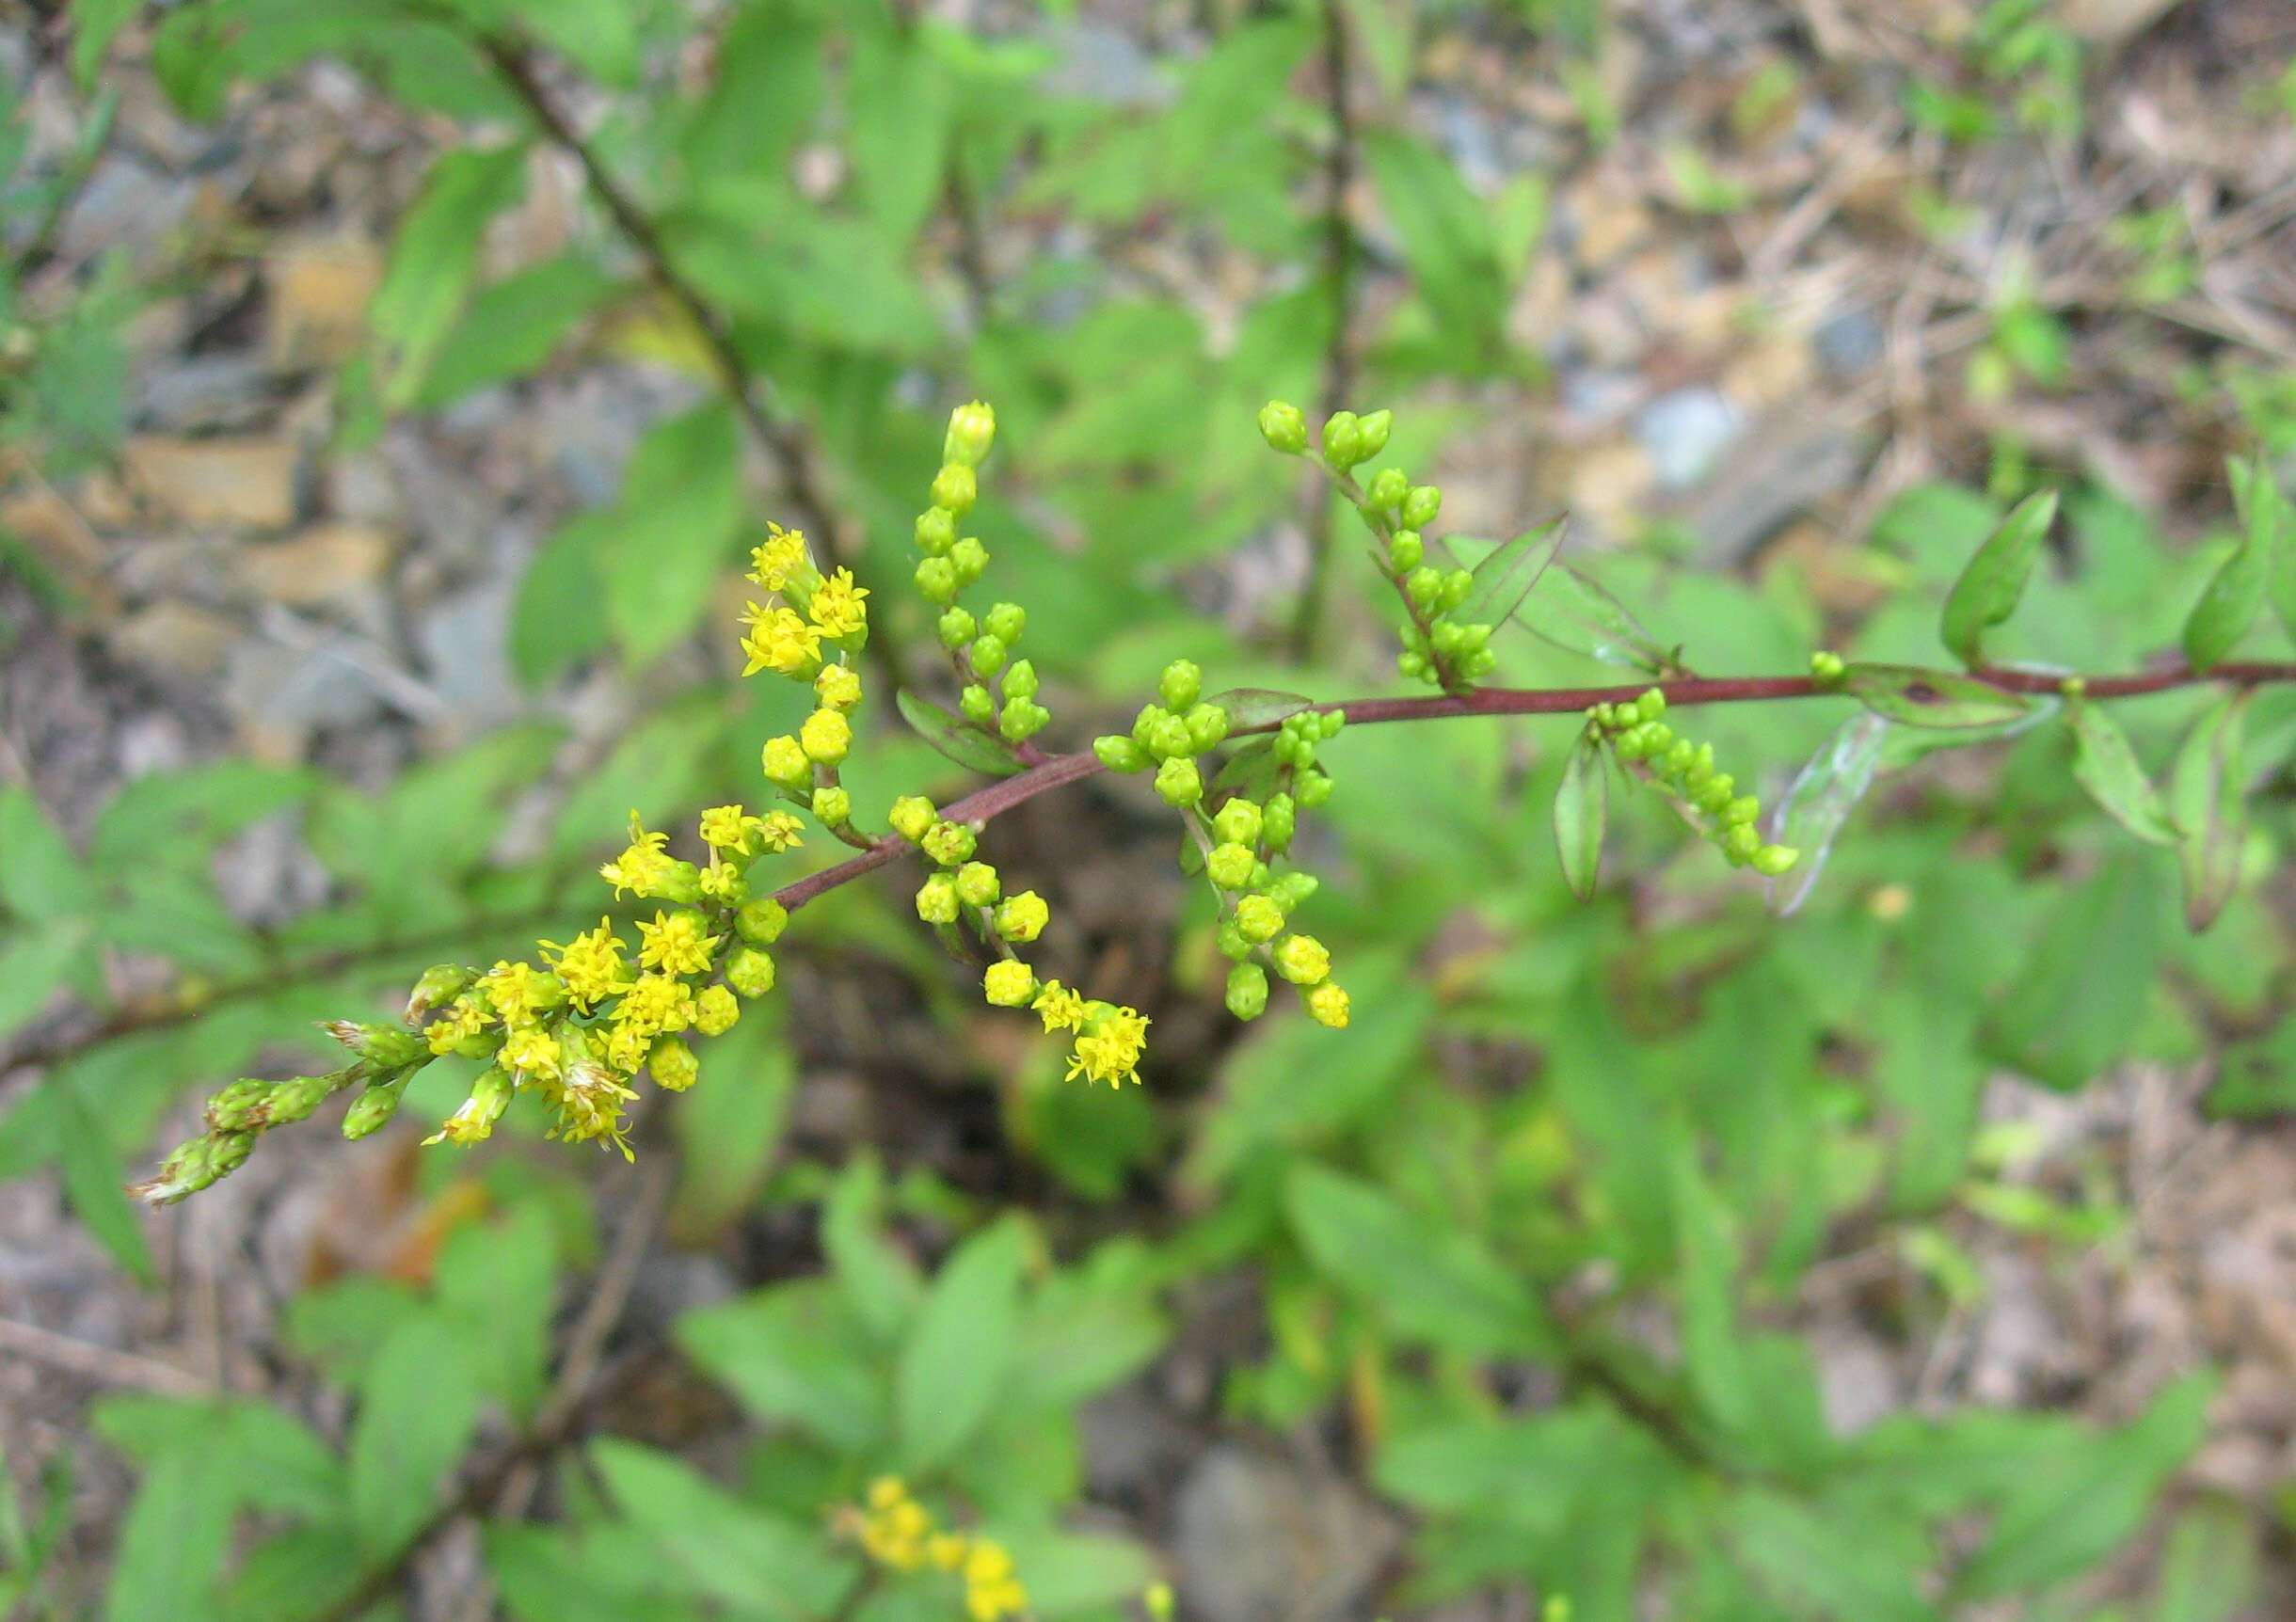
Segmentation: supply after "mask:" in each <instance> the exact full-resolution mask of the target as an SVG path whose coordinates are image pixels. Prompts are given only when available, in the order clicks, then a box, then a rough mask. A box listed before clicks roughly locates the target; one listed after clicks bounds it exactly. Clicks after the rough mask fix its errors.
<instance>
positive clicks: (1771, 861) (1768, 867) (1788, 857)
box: [1751, 845, 1802, 879]
mask: <svg viewBox="0 0 2296 1622" xmlns="http://www.w3.org/2000/svg"><path fill="white" fill-rule="evenodd" d="M1801 859H1802V853H1801V852H1800V851H1796V850H1794V848H1793V847H1792V846H1789V845H1764V846H1763V847H1762V849H1761V850H1759V851H1755V852H1754V854H1753V857H1752V858H1751V860H1752V864H1753V867H1754V871H1756V872H1757V873H1760V874H1761V875H1762V877H1763V878H1765V879H1775V878H1777V877H1778V875H1779V874H1781V873H1784V872H1785V871H1787V870H1788V869H1789V868H1791V867H1793V866H1794V863H1796V862H1798V861H1800V860H1801Z"/></svg>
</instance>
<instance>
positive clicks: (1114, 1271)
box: [1013, 1239, 1169, 1415]
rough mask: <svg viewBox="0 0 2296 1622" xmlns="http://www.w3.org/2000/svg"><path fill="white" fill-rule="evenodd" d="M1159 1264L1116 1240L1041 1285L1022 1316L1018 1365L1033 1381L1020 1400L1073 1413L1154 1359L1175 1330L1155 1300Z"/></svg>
mask: <svg viewBox="0 0 2296 1622" xmlns="http://www.w3.org/2000/svg"><path fill="white" fill-rule="evenodd" d="M1159 1264H1160V1263H1159V1259H1157V1258H1156V1257H1154V1256H1152V1255H1151V1253H1150V1252H1149V1251H1148V1250H1147V1249H1146V1248H1145V1247H1143V1246H1141V1245H1140V1244H1138V1243H1137V1242H1135V1241H1132V1240H1128V1239H1117V1240H1111V1241H1110V1242H1108V1244H1106V1245H1103V1246H1101V1247H1100V1248H1098V1249H1097V1250H1095V1251H1093V1252H1092V1255H1091V1256H1090V1257H1089V1258H1088V1259H1087V1260H1086V1261H1085V1262H1084V1263H1083V1264H1081V1265H1078V1266H1076V1267H1071V1268H1067V1269H1065V1270H1064V1271H1061V1272H1059V1273H1056V1274H1054V1275H1053V1276H1051V1277H1050V1278H1048V1279H1045V1280H1043V1281H1042V1282H1041V1283H1040V1284H1038V1286H1037V1287H1036V1289H1035V1290H1034V1291H1033V1292H1032V1293H1031V1294H1030V1296H1029V1297H1028V1303H1027V1305H1026V1307H1025V1308H1024V1309H1023V1312H1022V1314H1021V1327H1020V1341H1019V1352H1018V1354H1017V1356H1016V1357H1015V1359H1014V1363H1015V1366H1016V1367H1019V1368H1023V1369H1026V1370H1028V1378H1027V1379H1026V1380H1024V1381H1022V1382H1020V1384H1019V1386H1018V1388H1017V1389H1016V1390H1015V1391H1014V1392H1013V1402H1014V1403H1015V1404H1016V1405H1017V1406H1020V1407H1024V1408H1027V1409H1029V1410H1043V1411H1048V1412H1053V1413H1058V1414H1061V1415H1066V1414H1068V1413H1069V1412H1071V1411H1072V1410H1073V1409H1074V1408H1075V1407H1076V1405H1077V1404H1079V1403H1082V1402H1084V1401H1086V1400H1088V1399H1089V1398H1092V1397H1095V1396H1098V1395H1099V1394H1100V1393H1101V1392H1103V1391H1107V1390H1108V1388H1109V1387H1111V1386H1114V1385H1116V1384H1118V1383H1119V1382H1120V1381H1122V1380H1124V1379H1125V1378H1127V1377H1129V1376H1132V1375H1134V1374H1137V1373H1139V1372H1140V1369H1141V1368H1142V1367H1144V1366H1145V1365H1146V1364H1147V1363H1148V1362H1149V1361H1150V1360H1152V1359H1153V1358H1155V1356H1156V1353H1157V1352H1159V1351H1160V1350H1162V1349H1163V1345H1164V1342H1165V1340H1166V1338H1167V1335H1168V1332H1169V1331H1168V1330H1167V1328H1166V1326H1165V1323H1164V1317H1163V1314H1162V1313H1161V1312H1158V1311H1157V1309H1156V1287H1157V1283H1158V1278H1157V1268H1158V1266H1159Z"/></svg>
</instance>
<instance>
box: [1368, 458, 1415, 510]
mask: <svg viewBox="0 0 2296 1622" xmlns="http://www.w3.org/2000/svg"><path fill="white" fill-rule="evenodd" d="M1410 493H1411V480H1410V479H1409V478H1408V477H1406V476H1405V474H1404V471H1403V469H1400V468H1381V469H1379V471H1378V472H1376V473H1374V474H1372V476H1371V485H1370V487H1369V488H1367V489H1366V490H1364V492H1363V508H1364V510H1365V511H1366V512H1372V513H1390V512H1393V511H1395V508H1397V507H1400V506H1401V505H1403V498H1404V497H1405V496H1406V495H1408V494H1410Z"/></svg>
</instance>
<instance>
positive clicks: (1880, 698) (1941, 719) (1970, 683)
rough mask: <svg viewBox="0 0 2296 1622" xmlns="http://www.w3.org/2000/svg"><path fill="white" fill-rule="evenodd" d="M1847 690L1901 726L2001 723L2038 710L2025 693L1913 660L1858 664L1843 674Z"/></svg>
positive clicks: (1948, 727) (1876, 711)
mask: <svg viewBox="0 0 2296 1622" xmlns="http://www.w3.org/2000/svg"><path fill="white" fill-rule="evenodd" d="M1842 691H1843V692H1847V693H1849V694H1850V695H1851V696H1852V697H1854V698H1856V699H1857V700H1858V703H1860V704H1862V705H1864V706H1865V707H1866V708H1868V709H1870V710H1872V711H1873V713H1874V714H1876V715H1879V716H1882V717H1884V718H1886V719H1888V720H1890V721H1894V722H1896V723H1898V724H1900V725H1902V726H1930V727H1941V728H1947V729H1956V728H1961V727H1971V726H1999V725H2001V724H2002V723H2004V722H2010V721H2016V720H2017V719H2019V718H2020V717H2022V716H2023V715H2025V714H2026V713H2027V712H2028V711H2030V710H2031V709H2032V708H2033V701H2032V700H2031V699H2030V698H2027V697H2026V696H2024V695H2023V694H2022V693H2016V692H2007V691H2006V690H2004V689H2001V688H1998V687H1995V686H1993V685H1991V684H1990V683H1988V682H1983V681H1978V680H1975V679H1973V678H1972V677H1969V676H1955V675H1954V674H1953V673H1952V672H1951V671H1944V670H1924V669H1922V668H1921V666H1919V665H1911V664H1853V665H1851V666H1850V667H1849V668H1848V669H1847V670H1846V671H1844V672H1843V673H1842Z"/></svg>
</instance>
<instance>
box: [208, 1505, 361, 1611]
mask: <svg viewBox="0 0 2296 1622" xmlns="http://www.w3.org/2000/svg"><path fill="white" fill-rule="evenodd" d="M368 1569H369V1560H368V1557H367V1550H363V1549H361V1548H360V1547H359V1539H358V1538H357V1537H356V1536H355V1535H353V1534H352V1532H351V1529H350V1528H348V1527H346V1526H338V1525H323V1526H306V1527H296V1528H295V1529H294V1530H292V1531H289V1532H287V1533H285V1534H283V1535H280V1536H278V1537H273V1538H270V1539H268V1540H267V1541H265V1542H263V1543H259V1544H257V1545H256V1546H255V1548H254V1549H252V1550H249V1551H248V1553H247V1557H246V1558H245V1559H244V1560H242V1561H241V1562H240V1563H239V1569H238V1570H237V1571H235V1572H234V1573H232V1575H231V1586H230V1587H229V1588H228V1589H226V1590H225V1592H224V1599H223V1612H224V1615H225V1616H226V1617H227V1618H229V1622H309V1619H310V1618H311V1617H313V1616H323V1615H327V1614H331V1613H332V1612H333V1611H334V1610H335V1608H337V1607H339V1606H341V1605H342V1604H343V1601H345V1600H347V1599H349V1598H351V1596H352V1595H354V1594H356V1593H357V1592H358V1591H359V1586H360V1585H361V1584H362V1583H363V1582H365V1581H366V1579H367V1572H368Z"/></svg>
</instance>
